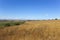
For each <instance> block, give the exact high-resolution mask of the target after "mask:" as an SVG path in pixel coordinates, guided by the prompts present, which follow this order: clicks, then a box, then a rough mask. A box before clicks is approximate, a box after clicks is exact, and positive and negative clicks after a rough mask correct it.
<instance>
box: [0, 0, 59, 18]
mask: <svg viewBox="0 0 60 40" xmlns="http://www.w3.org/2000/svg"><path fill="white" fill-rule="evenodd" d="M53 18H60V0H0V19H53Z"/></svg>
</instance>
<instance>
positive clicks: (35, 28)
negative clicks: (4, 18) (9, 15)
mask: <svg viewBox="0 0 60 40" xmlns="http://www.w3.org/2000/svg"><path fill="white" fill-rule="evenodd" d="M0 40H60V20H41V21H26V22H25V23H24V24H22V25H19V26H11V27H5V28H3V29H0Z"/></svg>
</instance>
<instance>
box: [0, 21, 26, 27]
mask: <svg viewBox="0 0 60 40" xmlns="http://www.w3.org/2000/svg"><path fill="white" fill-rule="evenodd" d="M24 23H25V21H22V22H20V21H19V22H16V21H13V22H11V21H7V22H0V28H2V27H9V26H14V25H21V24H24Z"/></svg>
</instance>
